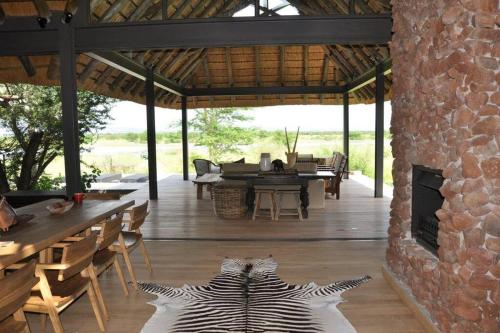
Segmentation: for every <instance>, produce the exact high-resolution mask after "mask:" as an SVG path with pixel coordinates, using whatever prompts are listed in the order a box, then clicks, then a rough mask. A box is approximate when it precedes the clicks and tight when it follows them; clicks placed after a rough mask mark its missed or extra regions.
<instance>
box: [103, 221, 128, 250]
mask: <svg viewBox="0 0 500 333" xmlns="http://www.w3.org/2000/svg"><path fill="white" fill-rule="evenodd" d="M122 222H123V214H118V215H117V216H115V217H114V218H112V219H111V220H109V221H106V222H103V223H102V227H101V232H100V233H99V237H98V238H97V244H98V245H99V248H98V250H99V251H100V250H104V249H107V248H108V247H109V246H110V245H111V244H113V243H114V241H116V240H117V239H118V236H119V235H120V232H121V231H122Z"/></svg>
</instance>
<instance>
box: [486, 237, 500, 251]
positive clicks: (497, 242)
mask: <svg viewBox="0 0 500 333" xmlns="http://www.w3.org/2000/svg"><path fill="white" fill-rule="evenodd" d="M484 246H486V248H487V249H488V250H491V251H494V252H496V253H500V238H498V237H490V238H488V239H487V240H486V243H485V244H484Z"/></svg>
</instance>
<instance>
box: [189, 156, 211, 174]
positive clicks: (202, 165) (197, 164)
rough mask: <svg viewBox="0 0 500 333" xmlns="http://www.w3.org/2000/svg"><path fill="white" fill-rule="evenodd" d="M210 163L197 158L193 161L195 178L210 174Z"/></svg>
mask: <svg viewBox="0 0 500 333" xmlns="http://www.w3.org/2000/svg"><path fill="white" fill-rule="evenodd" d="M210 163H211V162H210V161H209V160H204V159H201V158H197V159H194V160H193V164H194V169H195V170H196V177H200V176H203V175H204V174H206V173H209V172H210Z"/></svg>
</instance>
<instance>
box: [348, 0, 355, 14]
mask: <svg viewBox="0 0 500 333" xmlns="http://www.w3.org/2000/svg"><path fill="white" fill-rule="evenodd" d="M349 14H351V15H354V14H356V0H349Z"/></svg>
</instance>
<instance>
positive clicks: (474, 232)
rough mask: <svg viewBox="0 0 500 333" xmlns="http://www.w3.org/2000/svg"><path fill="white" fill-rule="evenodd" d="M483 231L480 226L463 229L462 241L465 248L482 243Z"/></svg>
mask: <svg viewBox="0 0 500 333" xmlns="http://www.w3.org/2000/svg"><path fill="white" fill-rule="evenodd" d="M484 236H485V233H484V231H483V229H481V228H474V229H471V230H466V231H464V242H465V246H466V247H467V248H470V247H478V246H480V245H483V244H484Z"/></svg>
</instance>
